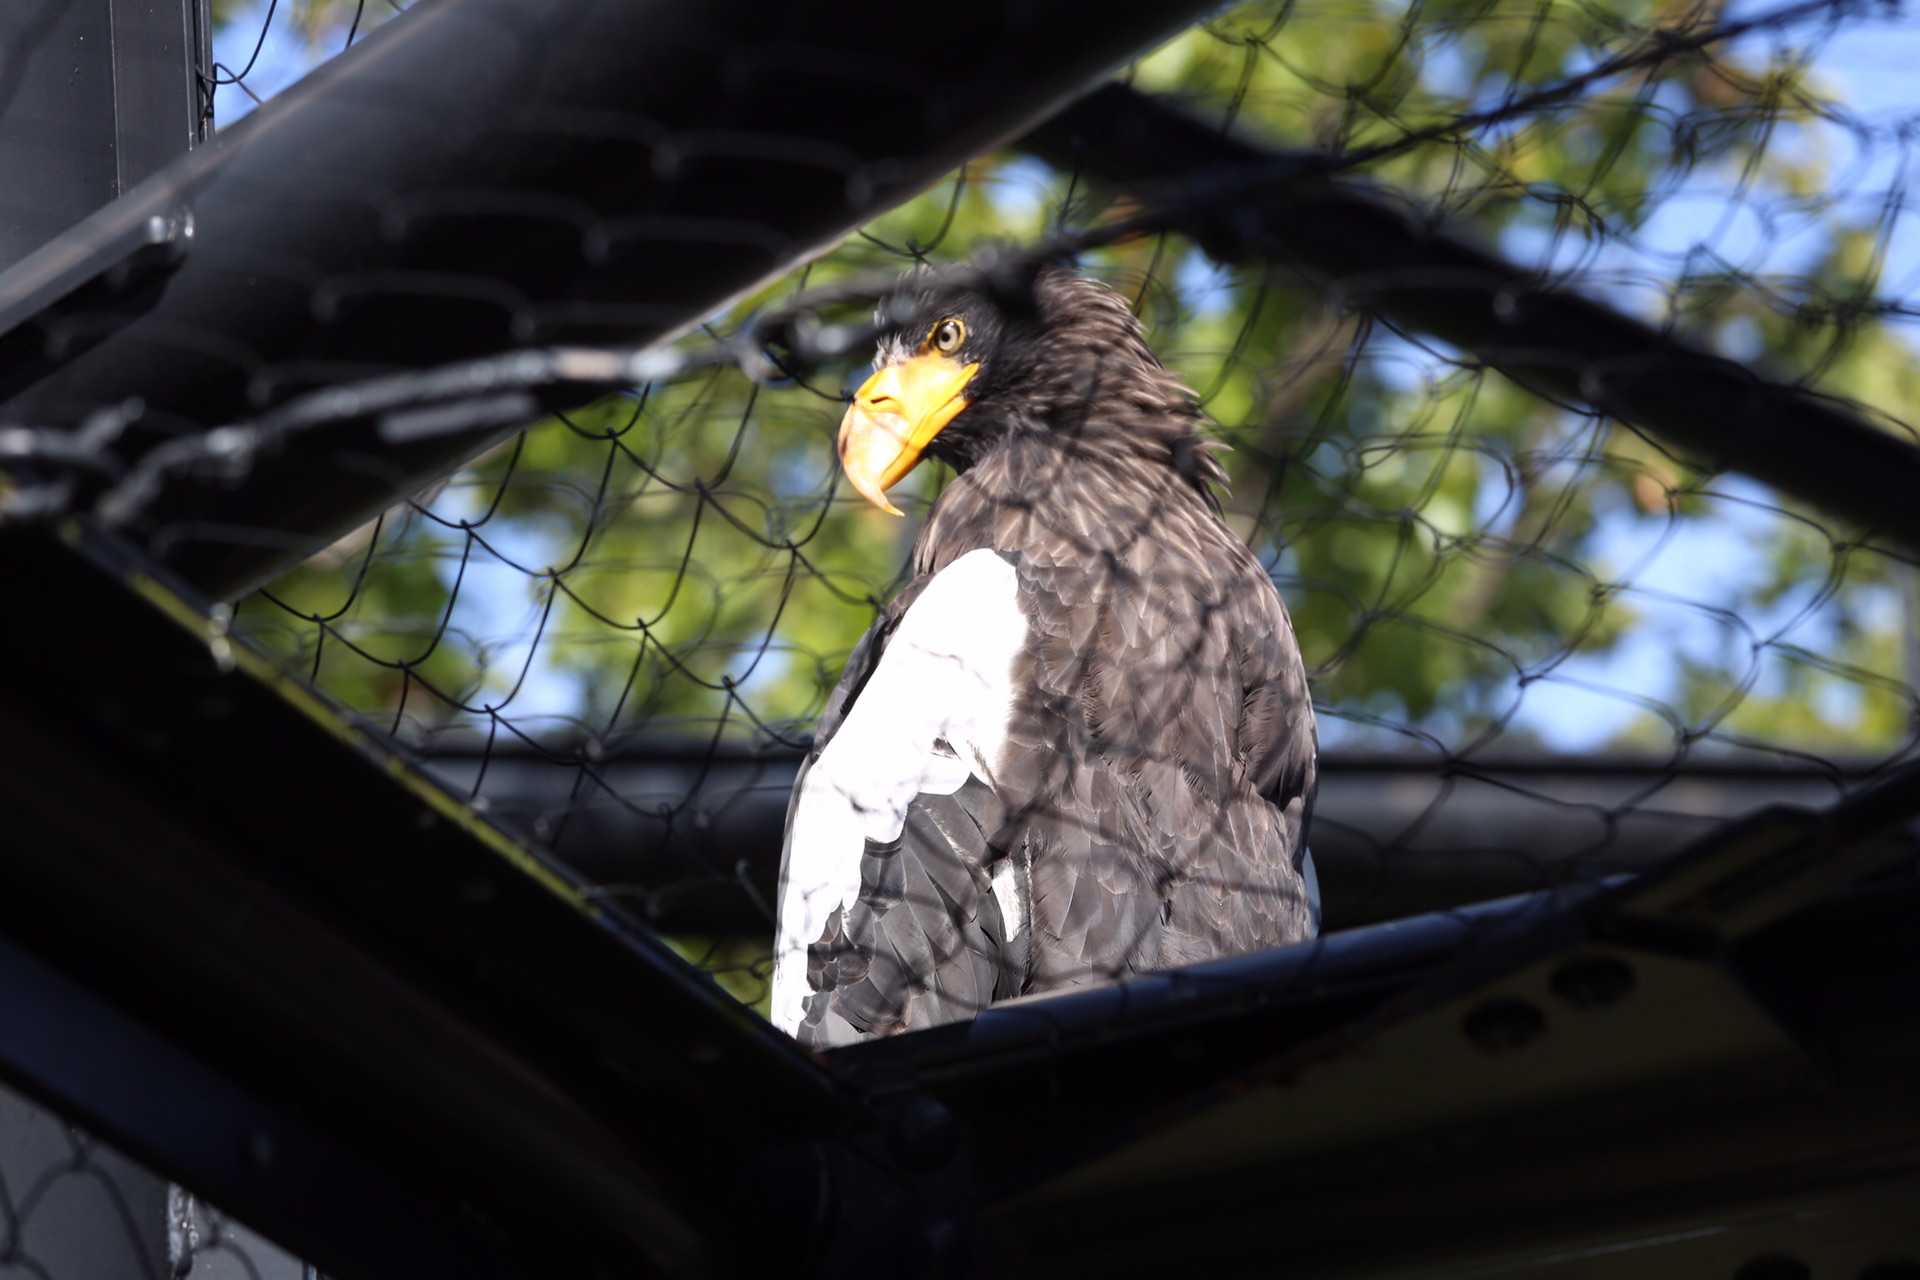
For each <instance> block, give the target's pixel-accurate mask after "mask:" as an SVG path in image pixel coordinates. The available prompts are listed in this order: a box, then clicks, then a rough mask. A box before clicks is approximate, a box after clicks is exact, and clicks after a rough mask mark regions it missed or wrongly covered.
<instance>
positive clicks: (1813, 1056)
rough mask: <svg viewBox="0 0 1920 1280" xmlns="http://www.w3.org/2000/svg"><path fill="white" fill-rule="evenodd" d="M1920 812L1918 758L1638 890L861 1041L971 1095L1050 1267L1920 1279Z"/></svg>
mask: <svg viewBox="0 0 1920 1280" xmlns="http://www.w3.org/2000/svg"><path fill="white" fill-rule="evenodd" d="M1916 810H1920V786H1916V776H1915V773H1914V771H1913V770H1911V769H1909V770H1907V771H1906V772H1905V773H1904V774H1903V775H1902V776H1900V777H1897V778H1894V779H1891V780H1890V781H1889V782H1887V783H1885V784H1882V785H1880V786H1878V787H1876V788H1871V789H1868V790H1867V791H1865V792H1863V793H1862V794H1861V795H1859V796H1856V797H1854V798H1851V799H1850V800H1848V801H1846V802H1843V803H1841V804H1839V805H1837V806H1834V807H1833V808H1831V809H1830V810H1828V811H1826V812H1812V811H1794V810H1785V809H1779V810H1774V811H1770V812H1768V813H1765V814H1761V815H1756V816H1755V818H1754V819H1752V820H1750V821H1748V822H1745V823H1740V824H1735V825H1732V826H1730V827H1729V828H1728V829H1726V830H1724V831H1722V832H1720V833H1718V834H1716V835H1715V836H1714V837H1713V838H1711V839H1709V840H1705V841H1702V842H1700V843H1699V844H1698V845H1697V846H1696V847H1694V848H1693V849H1691V850H1690V851H1689V852H1688V853H1686V854H1685V855H1683V856H1681V857H1680V858H1678V859H1676V860H1675V861H1674V862H1673V863H1672V864H1671V865H1670V866H1668V867H1667V868H1664V869H1663V870H1661V871H1659V872H1656V873H1652V874H1650V875H1648V876H1645V877H1642V878H1640V879H1637V880H1633V881H1628V882H1624V883H1621V884H1618V885H1615V886H1612V887H1603V886H1587V887H1584V888H1580V889H1576V890H1572V891H1565V892H1561V893H1554V894H1546V893H1543V894H1540V895H1535V896H1533V897H1531V898H1527V899H1519V900H1513V901H1509V902H1506V903H1496V904H1487V905H1485V906H1482V907H1478V908H1474V909H1471V910H1469V911H1464V912H1456V913H1449V914H1447V915H1444V916H1430V917H1423V918H1421V919H1418V920H1413V921H1407V922H1402V923H1399V924H1393V925H1383V926H1377V927H1374V928H1371V929H1364V930H1359V931H1355V932H1354V933H1351V934H1347V935H1333V936H1330V937H1327V938H1324V939H1322V940H1321V941H1320V942H1319V943H1317V944H1313V945H1309V946H1302V947H1296V948H1287V949H1282V950H1278V951H1272V952H1267V953H1264V954H1261V955H1255V956H1246V957H1238V958H1235V959H1231V960H1224V961H1218V962H1214V963H1211V964H1207V965H1201V966H1196V967H1194V968H1191V969H1186V970H1180V971H1175V972H1171V973H1166V974H1160V975H1153V976H1149V977H1144V978H1140V979H1136V980H1133V981H1131V982H1128V983H1125V984H1121V985H1119V986H1115V987H1108V988H1102V989H1097V990H1093V991H1087V992H1082V993H1075V994H1070V995H1062V996H1055V997H1047V998H1043V999H1035V1000H1029V1001H1016V1002H1012V1003H1009V1004H1001V1005H996V1006H994V1007H993V1008H991V1009H989V1010H986V1011H985V1012H984V1013H982V1014H981V1015H980V1016H979V1017H978V1018H977V1019H975V1020H974V1021H973V1022H971V1023H967V1024H958V1025H954V1026H949V1027H943V1028H937V1029H934V1030H931V1031H927V1032H922V1033H917V1034H914V1035H910V1036H902V1037H898V1038H896V1039H894V1040H891V1041H879V1042H874V1043H870V1044H865V1045H859V1046H854V1047H850V1048H846V1049H840V1050H835V1051H833V1052H832V1053H831V1054H829V1055H828V1056H829V1058H830V1059H831V1060H832V1061H833V1062H834V1063H835V1064H836V1065H837V1066H839V1067H841V1068H842V1069H843V1070H845V1071H846V1072H847V1073H848V1074H849V1075H850V1076H852V1078H854V1079H855V1080H856V1081H859V1080H861V1079H863V1078H878V1079H884V1080H888V1081H891V1082H894V1083H895V1084H896V1085H912V1086H917V1087H919V1088H921V1089H924V1090H926V1091H928V1092H929V1093H931V1094H932V1095H933V1096H934V1097H936V1098H938V1099H939V1100H941V1102H943V1103H944V1105H945V1106H946V1107H947V1108H948V1109H949V1110H950V1112H951V1113H952V1114H953V1115H954V1116H955V1117H956V1118H957V1121H956V1123H957V1128H958V1129H959V1130H960V1131H961V1133H962V1134H963V1135H964V1136H963V1140H962V1142H961V1146H962V1147H963V1149H965V1150H968V1151H970V1152H971V1153H972V1154H973V1161H974V1164H973V1168H974V1171H975V1172H974V1188H975V1195H976V1196H977V1197H978V1199H979V1201H980V1202H981V1203H982V1205H983V1206H984V1207H986V1209H987V1211H988V1212H989V1214H990V1216H991V1217H992V1220H993V1223H994V1231H995V1236H996V1239H997V1240H998V1242H999V1245H1000V1248H1001V1249H1002V1251H1003V1255H1004V1257H1005V1258H1006V1260H1007V1261H1008V1263H1009V1266H1010V1269H1011V1270H1012V1271H1013V1272H1014V1273H1017V1274H1025V1275H1036V1276H1037V1275H1048V1274H1054V1273H1056V1272H1058V1271H1059V1270H1062V1269H1078V1270H1088V1271H1098V1272H1099V1273H1100V1274H1103V1275H1104V1274H1115V1275H1143V1276H1144V1275H1155V1274H1164V1273H1165V1272H1166V1271H1167V1270H1168V1269H1169V1268H1177V1269H1192V1270H1198V1271H1202V1272H1207V1273H1226V1274H1241V1273H1248V1272H1254V1271H1265V1270H1268V1269H1271V1270H1276V1271H1284V1272H1285V1273H1286V1274H1288V1275H1299V1276H1307V1277H1327V1278H1328V1280H1331V1278H1333V1277H1348V1278H1358V1277H1372V1276H1378V1277H1383V1278H1384V1277H1389V1276H1395V1277H1399V1276H1407V1275H1428V1274H1449V1275H1451V1274H1462V1275H1480V1274H1493V1273H1498V1274H1502V1275H1509V1274H1510V1275H1515V1276H1541V1277H1548V1276H1562V1275H1568V1274H1574V1275H1580V1276H1586V1277H1598V1276H1614V1275H1619V1276H1634V1277H1643V1278H1653V1280H1668V1278H1669V1277H1671V1278H1672V1280H1683V1278H1691V1277H1698V1276H1713V1275H1718V1276H1725V1277H1734V1276H1735V1274H1736V1272H1737V1271H1738V1273H1739V1275H1741V1276H1747V1275H1749V1274H1752V1275H1762V1274H1764V1275H1767V1276H1774V1275H1780V1276H1786V1275H1805V1274H1808V1273H1809V1269H1810V1271H1811V1274H1815V1275H1823V1274H1832V1275H1846V1276H1854V1275H1867V1274H1869V1273H1868V1271H1867V1268H1868V1267H1870V1266H1872V1265H1874V1264H1881V1265H1890V1264H1894V1263H1898V1264H1900V1265H1904V1266H1907V1267H1909V1268H1911V1267H1912V1266H1913V1265H1914V1264H1915V1263H1916V1262H1920V1217H1916V1216H1915V1209H1916V1207H1920V1179H1916V1178H1915V1177H1914V1174H1913V1170H1914V1168H1915V1167H1916V1161H1920V1094H1916V1093H1915V1091H1914V1090H1913V1088H1912V1084H1911V1082H1912V1079H1913V1075H1914V1072H1915V1071H1916V1070H1920V1034H1916V1032H1915V1030H1914V1027H1913V1020H1912V1018H1911V1017H1910V1015H1909V1006H1910V1004H1911V1000H1910V999H1909V998H1908V997H1907V996H1906V995H1905V994H1904V993H1907V992H1911V991H1912V990H1914V989H1916V985H1917V984H1920V940H1917V939H1916V935H1915V934H1914V931H1913V930H1911V929H1909V928H1907V927H1906V926H1905V923H1904V922H1905V921H1906V920H1908V919H1910V918H1911V914H1912V912H1914V911H1915V910H1920V862H1916V856H1915V855H1916V851H1917V850H1920V842H1916V840H1915V832H1914V829H1913V826H1912V823H1913V819H1914V815H1915V812H1916ZM1011 1150H1018V1151H1019V1152H1020V1156H1019V1158H1018V1159H1017V1160H1001V1161H998V1162H989V1161H988V1160H987V1159H986V1157H985V1156H984V1155H983V1153H994V1152H1006V1151H1011ZM1767 1257H1779V1258H1781V1259H1783V1260H1790V1261H1791V1263H1792V1264H1793V1265H1795V1266H1798V1267H1800V1268H1805V1269H1800V1270H1792V1269H1789V1270H1776V1271H1765V1270H1762V1271H1756V1272H1752V1273H1748V1272H1746V1271H1741V1270H1739V1269H1740V1268H1741V1267H1742V1266H1743V1265H1747V1264H1750V1263H1752V1262H1753V1261H1754V1260H1756V1259H1762V1258H1767ZM1876 1274H1877V1273H1876ZM1888 1274H1890V1275H1905V1274H1909V1272H1908V1271H1900V1270H1895V1271H1890V1272H1888Z"/></svg>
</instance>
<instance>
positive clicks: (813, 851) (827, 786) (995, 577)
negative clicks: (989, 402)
mask: <svg viewBox="0 0 1920 1280" xmlns="http://www.w3.org/2000/svg"><path fill="white" fill-rule="evenodd" d="M1026 639H1027V621H1026V616H1025V614H1024V613H1023V612H1022V610H1021V608H1020V583H1019V578H1018V575H1017V574H1016V573H1015V571H1014V567H1013V565H1012V564H1011V563H1009V562H1008V561H1007V560H1005V559H1003V558H1002V557H1001V556H1000V555H999V554H997V553H996V552H993V551H988V550H981V551H973V552H969V553H968V554H966V555H964V556H962V557H960V558H959V559H958V560H956V561H954V562H953V563H952V564H950V565H948V566H947V567H946V568H945V569H943V570H941V572H940V573H939V575H938V576H936V577H935V578H934V580H933V581H932V582H930V583H928V584H927V587H926V590H924V591H923V592H922V593H921V595H920V598H919V599H918V600H916V601H914V603H913V606H912V607H911V608H910V609H908V610H907V612H906V616H905V617H903V618H902V619H901V620H900V625H899V626H898V628H896V630H895V631H894V634H893V637H892V639H891V640H890V641H889V642H888V643H887V647H886V651H885V652H884V653H883V654H882V655H881V659H880V664H879V666H878V667H877V668H876V669H875V671H874V673H873V675H872V676H871V677H869V678H868V680H867V685H866V688H864V689H863V690H861V691H860V695H859V697H858V698H857V699H856V700H855V702H854V705H853V706H852V707H850V708H849V709H848V711H847V714H846V717H845V719H843V720H842V721H841V723H840V727H839V729H838V731H837V732H835V734H834V735H833V738H832V740H831V741H830V742H828V743H827V746H826V749H825V750H824V751H823V752H822V753H821V755H820V757H819V759H818V760H816V761H815V762H814V764H813V767H812V768H811V769H810V770H809V771H808V772H807V776H806V780H805V782H804V783H803V784H802V785H801V790H800V798H799V802H798V806H797V808H796V809H795V811H794V818H793V823H792V827H791V831H790V834H789V837H788V845H787V850H786V857H785V859H784V861H783V864H782V874H781V877H780V904H779V912H780V922H779V934H778V938H777V940H776V943H775V955H774V972H773V1009H772V1014H773V1021H774V1024H775V1025H776V1026H778V1027H780V1028H782V1029H783V1030H785V1031H787V1032H789V1033H792V1032H794V1031H795V1030H797V1029H798V1028H799V1026H800V1023H801V1020H802V1018H803V1016H804V1012H805V1011H804V1008H803V1005H804V1002H805V1000H806V998H807V996H808V995H809V994H810V992H809V990H808V985H807V947H808V946H809V945H810V944H812V943H815V942H818V941H819V940H820V937H821V935H822V934H823V933H824V932H825V931H826V928H827V924H828V922H829V921H830V920H832V919H833V917H834V916H835V914H837V913H838V912H841V911H844V910H846V909H847V908H848V907H850V906H852V905H853V903H854V901H855V900H856V899H857V898H858V896H859V893H860V861H861V857H862V855H863V853H864V852H865V848H866V841H868V840H873V841H876V842H880V843H884V842H886V841H889V840H895V839H898V838H899V836H900V832H901V830H902V828H903V827H904V826H905V823H906V817H907V809H908V806H909V805H911V804H912V803H913V799H914V797H915V796H918V795H921V794H923V793H924V794H929V795H949V794H951V793H953V792H954V791H957V790H959V788H960V786H961V784H962V783H964V782H965V781H966V780H967V777H968V776H969V775H971V776H973V777H976V778H979V779H980V780H981V781H982V782H984V783H986V784H987V785H988V786H992V785H993V781H994V774H995V770H996V767H997V765H998V762H999V760H1000V757H1001V752H1002V750H1003V748H1004V745H1005V742H1006V736H1007V722H1008V718H1009V716H1010V714H1011V711H1012V708H1013V697H1014V694H1013V665H1014V661H1015V660H1016V659H1017V658H1018V657H1019V655H1020V652H1021V649H1022V647H1023V646H1024V644H1025V643H1026Z"/></svg>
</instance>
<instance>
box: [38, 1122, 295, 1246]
mask: <svg viewBox="0 0 1920 1280" xmlns="http://www.w3.org/2000/svg"><path fill="white" fill-rule="evenodd" d="M0 1274H5V1275H9V1276H38V1277H78V1276H88V1277H95V1278H96V1280H179V1278H180V1277H185V1276H196V1277H199V1278H200V1280H315V1277H317V1276H318V1274H319V1273H318V1272H317V1271H315V1270H313V1269H311V1268H309V1267H308V1266H307V1265H306V1264H304V1263H301V1262H300V1261H298V1260H297V1259H295V1258H293V1257H291V1256H290V1255H288V1254H286V1253H285V1252H283V1251H281V1250H280V1249H278V1248H275V1247H274V1246H273V1245H271V1244H269V1243H268V1242H267V1241H265V1240H263V1239H261V1238H260V1237H259V1236H257V1235H255V1234H254V1233H253V1232H251V1231H249V1230H247V1229H246V1228H245V1227H243V1226H241V1225H239V1224H238V1223H235V1222H233V1221H232V1220H231V1219H229V1218H227V1217H226V1216H225V1215H224V1214H221V1213H219V1212H218V1211H217V1210H214V1209H211V1208H209V1207H208V1206H207V1205H205V1204H204V1203H202V1202H201V1201H199V1200H197V1199H195V1198H194V1197H193V1196H192V1195H190V1194H188V1193H187V1192H185V1191H183V1190H182V1189H181V1188H179V1187H177V1186H172V1185H170V1184H168V1183H167V1182H166V1180H165V1179H163V1178H160V1177H158V1176H157V1175H155V1174H154V1173H152V1172H150V1171H149V1170H147V1169H146V1168H144V1167H143V1166H141V1165H140V1164H139V1163H138V1162H136V1161H134V1160H131V1159H129V1158H128V1157H126V1156H124V1155H122V1154H121V1153H120V1152H118V1151H116V1150H114V1149H113V1148H112V1147H110V1146H108V1145H106V1144H104V1143H102V1142H100V1141H99V1140H98V1139H97V1138H95V1137H93V1136H92V1135H91V1134H89V1133H87V1132H85V1131H84V1130H82V1129H80V1128H77V1127H75V1126H73V1125H70V1124H68V1123H66V1122H65V1121H64V1120H62V1119H61V1118H60V1117H59V1116H57V1115H55V1114H53V1113H51V1112H49V1111H46V1110H44V1109H42V1108H40V1107H37V1106H35V1105H34V1104H33V1103H31V1102H29V1101H27V1100H26V1099H25V1098H22V1097H21V1096H19V1095H18V1094H16V1093H14V1092H13V1091H12V1090H10V1089H0Z"/></svg>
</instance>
